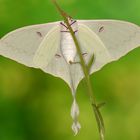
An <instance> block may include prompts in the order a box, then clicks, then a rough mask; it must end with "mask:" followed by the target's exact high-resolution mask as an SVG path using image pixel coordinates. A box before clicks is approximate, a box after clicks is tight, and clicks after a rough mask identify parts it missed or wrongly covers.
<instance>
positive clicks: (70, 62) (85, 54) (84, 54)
mask: <svg viewBox="0 0 140 140" xmlns="http://www.w3.org/2000/svg"><path fill="white" fill-rule="evenodd" d="M87 54H88V53H86V52H85V53H82V56H83V57H85V56H87ZM69 64H71V65H72V64H80V62H72V61H69Z"/></svg>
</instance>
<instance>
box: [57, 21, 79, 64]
mask: <svg viewBox="0 0 140 140" xmlns="http://www.w3.org/2000/svg"><path fill="white" fill-rule="evenodd" d="M63 24H64V25H65V26H66V24H65V23H63ZM64 25H61V24H60V26H61V43H60V48H61V53H62V55H63V57H64V59H65V60H66V62H67V63H68V64H70V63H72V62H74V59H75V56H76V54H77V51H76V46H75V44H74V41H73V39H72V36H71V34H70V32H69V29H67V27H65V26H64ZM71 27H72V29H73V31H74V32H75V31H76V32H75V35H76V36H77V32H78V26H77V22H75V23H74V24H72V25H71Z"/></svg>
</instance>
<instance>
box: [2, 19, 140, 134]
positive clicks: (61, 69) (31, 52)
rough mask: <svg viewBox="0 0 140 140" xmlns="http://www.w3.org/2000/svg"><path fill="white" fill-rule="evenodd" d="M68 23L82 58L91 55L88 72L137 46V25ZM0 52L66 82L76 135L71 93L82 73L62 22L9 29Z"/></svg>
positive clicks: (139, 39) (139, 38)
mask: <svg viewBox="0 0 140 140" xmlns="http://www.w3.org/2000/svg"><path fill="white" fill-rule="evenodd" d="M69 22H70V25H71V27H72V29H73V30H74V32H75V35H76V37H77V39H78V41H79V43H80V47H81V50H82V53H83V57H84V59H85V61H86V62H88V60H89V59H90V57H91V56H92V55H93V54H94V56H95V60H94V63H93V65H92V67H91V71H90V73H91V74H92V73H93V72H95V71H98V70H100V69H101V68H102V67H103V66H104V65H105V64H107V63H109V62H111V61H115V60H118V59H119V58H120V57H122V56H124V55H125V54H127V53H128V52H129V51H131V50H133V49H135V48H136V47H139V45H140V27H139V26H137V25H135V24H132V23H129V22H124V21H119V20H73V19H71V18H69ZM0 55H2V56H5V57H7V58H10V59H13V60H15V61H17V62H19V63H21V64H24V65H26V66H28V67H34V68H40V69H41V70H43V71H44V72H46V73H49V74H51V75H53V76H56V77H59V78H61V79H63V80H64V81H65V82H66V83H67V84H68V85H69V87H70V88H71V91H72V95H73V100H74V101H73V104H72V109H71V116H72V118H73V120H74V122H73V125H72V129H73V131H74V132H75V134H77V133H78V131H79V129H80V127H81V126H80V124H79V122H78V121H77V117H78V115H79V108H78V105H77V102H76V99H75V92H76V88H77V86H78V84H79V82H80V81H81V80H82V78H83V72H82V70H81V66H80V65H79V64H78V63H77V62H78V61H79V58H78V56H77V52H76V48H75V44H74V42H73V40H72V37H71V35H70V32H69V29H68V27H67V26H66V24H65V23H64V22H63V21H62V22H61V21H58V22H52V23H46V24H40V25H32V26H28V27H23V28H20V29H17V30H15V31H13V32H10V33H8V34H7V35H5V36H4V37H3V38H1V40H0Z"/></svg>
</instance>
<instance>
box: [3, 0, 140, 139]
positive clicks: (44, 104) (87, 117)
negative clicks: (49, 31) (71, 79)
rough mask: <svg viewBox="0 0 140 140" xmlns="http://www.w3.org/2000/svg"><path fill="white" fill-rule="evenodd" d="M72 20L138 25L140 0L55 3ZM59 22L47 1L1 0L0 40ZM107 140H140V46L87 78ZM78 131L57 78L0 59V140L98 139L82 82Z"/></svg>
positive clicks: (64, 89) (66, 94) (68, 96)
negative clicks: (23, 29) (12, 33)
mask: <svg viewBox="0 0 140 140" xmlns="http://www.w3.org/2000/svg"><path fill="white" fill-rule="evenodd" d="M58 2H59V3H60V5H61V6H62V7H63V9H64V10H65V11H67V12H68V13H69V14H70V15H72V16H73V17H74V18H76V19H119V20H127V21H130V22H133V23H136V24H138V25H140V8H139V7H140V1H139V0H97V1H93V0H86V1H85V0H59V1H58ZM57 20H61V17H60V16H59V14H58V13H57V11H56V9H55V8H54V6H53V5H52V3H51V1H50V0H0V37H2V36H3V35H5V34H6V33H8V32H9V31H12V30H14V29H16V28H19V27H22V26H26V25H31V24H39V23H46V22H52V21H57ZM91 80H92V85H93V88H94V93H95V95H96V98H97V100H98V101H99V102H100V101H105V102H106V105H105V106H104V107H103V108H102V114H103V116H104V121H105V125H106V140H140V48H137V49H135V50H134V51H132V52H131V53H129V54H128V55H126V56H125V57H123V58H121V59H120V60H119V61H116V62H113V63H111V64H108V65H106V66H105V67H104V68H103V69H102V70H100V71H99V72H96V73H95V74H93V75H92V76H91ZM77 100H78V103H79V106H80V117H79V120H80V122H81V125H82V129H81V131H80V133H79V134H78V135H77V136H74V135H73V132H72V131H71V124H72V119H71V117H70V107H71V104H72V96H71V93H70V90H69V88H68V86H67V85H66V84H65V83H64V81H62V80H61V79H58V78H55V77H53V76H51V75H49V74H46V73H43V72H42V71H41V70H38V69H33V68H28V67H26V66H24V65H21V64H18V63H16V62H14V61H12V60H10V59H7V58H4V57H2V56H0V140H56V139H57V140H64V139H67V140H85V139H88V140H93V139H94V140H98V131H97V125H96V122H95V118H94V115H93V112H92V108H91V105H90V103H89V98H88V97H87V93H86V90H85V86H84V84H83V82H81V83H80V85H79V87H78V91H77Z"/></svg>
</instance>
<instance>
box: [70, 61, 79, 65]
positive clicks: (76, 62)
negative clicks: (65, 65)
mask: <svg viewBox="0 0 140 140" xmlns="http://www.w3.org/2000/svg"><path fill="white" fill-rule="evenodd" d="M69 64H70V65H72V64H80V62H72V61H69Z"/></svg>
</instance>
